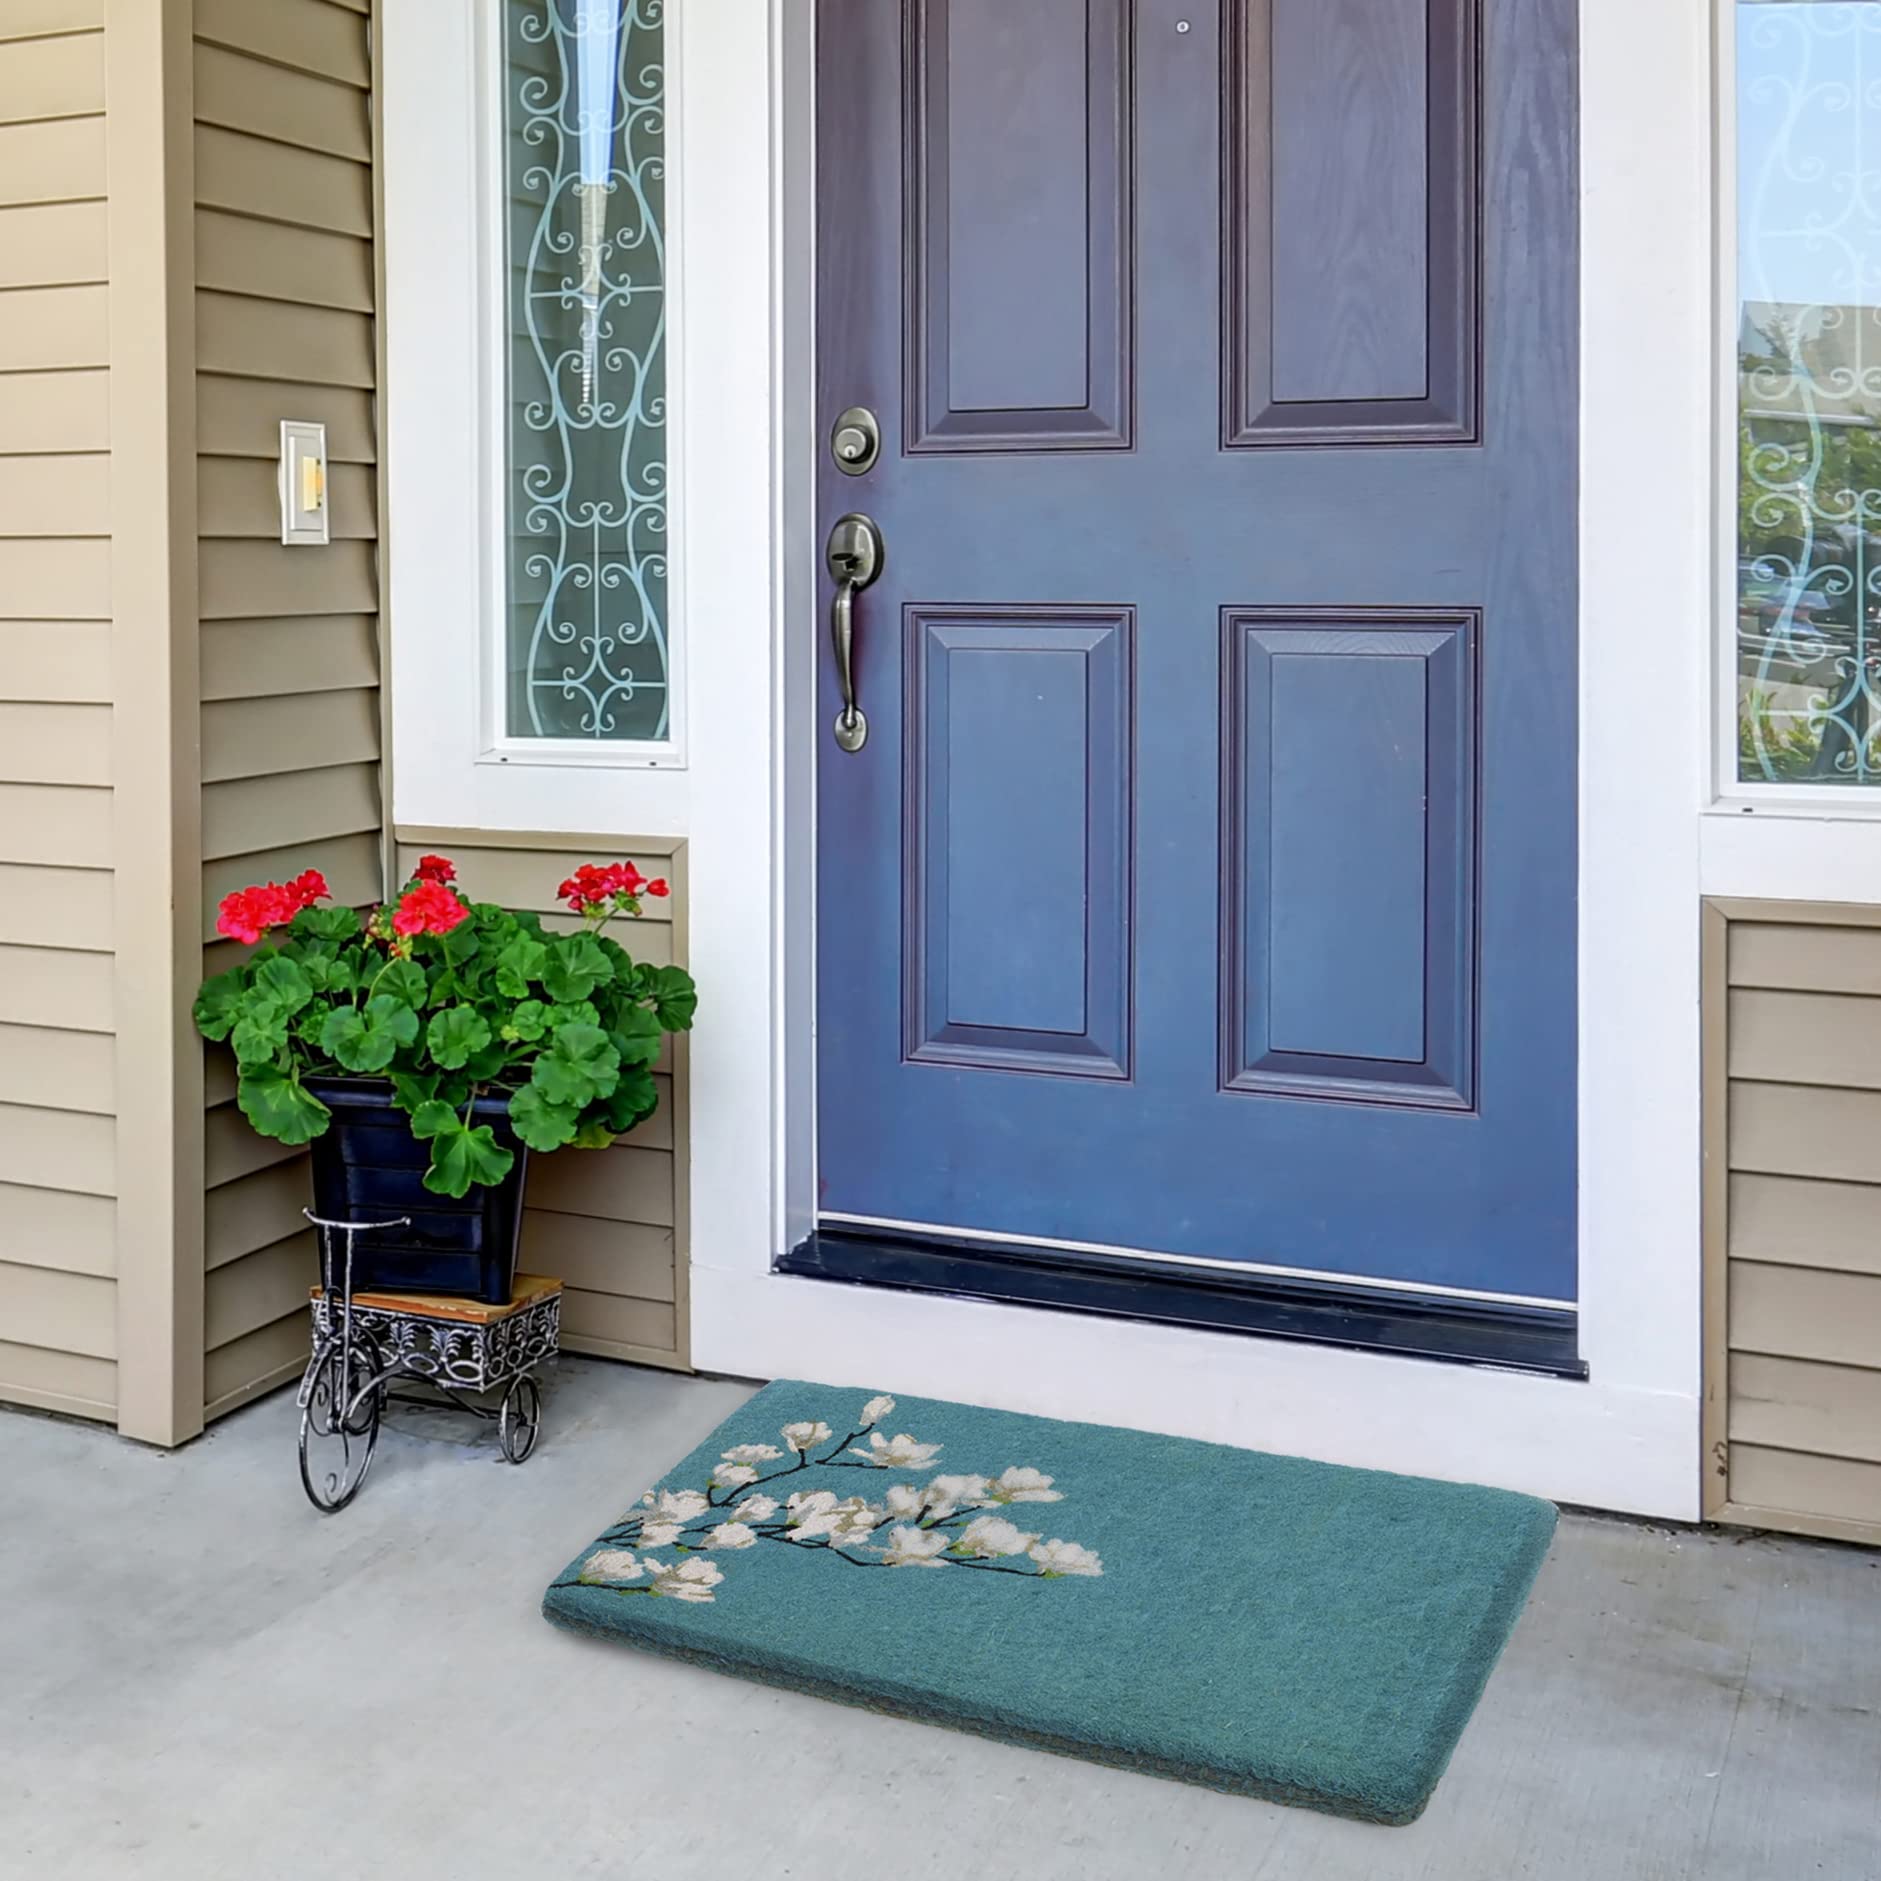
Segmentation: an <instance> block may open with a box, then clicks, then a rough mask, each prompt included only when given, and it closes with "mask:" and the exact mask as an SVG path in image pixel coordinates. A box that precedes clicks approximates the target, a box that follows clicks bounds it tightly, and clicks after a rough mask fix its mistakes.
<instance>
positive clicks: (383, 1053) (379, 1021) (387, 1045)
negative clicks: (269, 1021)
mask: <svg viewBox="0 0 1881 1881" xmlns="http://www.w3.org/2000/svg"><path fill="white" fill-rule="evenodd" d="M417 1036H418V1015H417V1014H416V1013H415V1012H413V1011H412V1009H411V1008H410V1007H409V1006H408V1005H406V1004H405V1002H404V1001H403V1000H401V999H393V998H391V997H389V996H388V995H387V994H384V993H380V994H378V995H377V996H376V997H375V998H373V999H371V1000H369V1001H368V1002H367V1005H366V1010H365V1011H364V1012H363V1013H360V1012H356V1011H354V1009H353V1008H352V1007H351V1006H341V1007H338V1008H337V1009H336V1010H334V1011H333V1012H331V1013H329V1014H328V1015H327V1022H326V1024H325V1025H324V1026H323V1027H321V1030H320V1049H321V1050H322V1051H323V1052H325V1053H326V1054H327V1055H328V1056H329V1057H330V1058H332V1059H334V1060H335V1061H336V1062H337V1063H338V1064H340V1065H341V1066H342V1067H343V1068H344V1069H346V1070H348V1071H358V1072H362V1073H367V1074H370V1073H372V1072H375V1071H383V1070H384V1069H385V1068H386V1066H387V1065H389V1064H390V1063H391V1062H392V1060H393V1059H394V1058H396V1057H397V1056H398V1054H399V1052H400V1051H401V1050H402V1049H403V1048H404V1047H405V1046H407V1045H409V1044H411V1043H412V1041H413V1040H414V1039H416V1038H417Z"/></svg>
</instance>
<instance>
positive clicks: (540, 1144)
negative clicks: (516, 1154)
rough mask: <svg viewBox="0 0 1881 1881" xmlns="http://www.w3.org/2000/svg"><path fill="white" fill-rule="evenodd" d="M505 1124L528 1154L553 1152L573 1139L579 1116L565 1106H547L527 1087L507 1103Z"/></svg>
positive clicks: (533, 1088)
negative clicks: (525, 1144)
mask: <svg viewBox="0 0 1881 1881" xmlns="http://www.w3.org/2000/svg"><path fill="white" fill-rule="evenodd" d="M509 1120H510V1124H511V1126H512V1127H513V1128H514V1130H515V1132H516V1134H517V1135H518V1136H519V1137H521V1138H522V1140H523V1141H524V1142H525V1143H527V1144H528V1145H529V1147H530V1148H531V1149H532V1150H555V1149H560V1148H561V1147H562V1145H563V1144H564V1143H567V1142H571V1141H572V1140H573V1139H574V1135H575V1129H576V1126H577V1124H578V1123H579V1122H580V1120H581V1113H580V1111H578V1110H576V1109H574V1108H572V1107H571V1106H569V1105H566V1104H551V1103H550V1102H549V1101H548V1099H547V1098H546V1097H544V1096H543V1095H542V1093H541V1092H540V1091H539V1090H537V1089H536V1087H535V1086H534V1085H533V1084H531V1085H525V1086H524V1087H523V1089H522V1090H520V1091H518V1092H517V1093H516V1095H515V1096H514V1097H512V1098H511V1099H510V1100H509Z"/></svg>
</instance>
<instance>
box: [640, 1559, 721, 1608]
mask: <svg viewBox="0 0 1881 1881" xmlns="http://www.w3.org/2000/svg"><path fill="white" fill-rule="evenodd" d="M645 1566H646V1567H648V1568H649V1569H651V1570H652V1573H653V1577H654V1579H653V1592H654V1593H655V1594H656V1595H657V1596H659V1597H660V1598H661V1599H663V1600H686V1601H691V1602H693V1603H694V1604H695V1605H696V1604H699V1603H702V1602H709V1601H710V1600H711V1598H712V1589H713V1588H714V1587H718V1586H721V1585H723V1583H724V1580H725V1576H724V1575H723V1574H722V1573H721V1572H720V1571H719V1569H718V1568H716V1567H715V1566H714V1565H713V1564H712V1563H711V1562H710V1561H701V1560H700V1559H699V1558H698V1556H697V1555H694V1556H693V1558H692V1559H691V1560H690V1561H648V1562H646V1563H645Z"/></svg>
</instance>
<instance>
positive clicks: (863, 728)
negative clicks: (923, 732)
mask: <svg viewBox="0 0 1881 1881" xmlns="http://www.w3.org/2000/svg"><path fill="white" fill-rule="evenodd" d="M824 560H825V562H826V564H827V565H828V568H829V573H830V579H831V580H832V581H833V582H835V584H836V598H835V599H834V600H833V601H832V602H831V603H830V615H829V637H830V641H831V643H832V645H833V646H834V647H835V650H836V678H837V682H838V683H839V684H840V685H841V687H842V695H843V709H842V710H841V711H840V712H838V713H837V714H836V742H837V744H838V745H839V746H841V748H842V749H843V750H845V751H847V752H849V753H851V754H852V755H853V754H854V753H855V752H858V751H860V750H861V749H862V747H863V744H864V743H865V741H866V740H867V738H868V735H869V721H868V720H867V719H866V718H864V717H863V716H862V708H861V707H860V706H859V705H857V704H856V657H855V655H856V596H857V595H858V594H860V593H861V592H862V590H863V589H864V588H866V587H867V586H868V585H869V583H870V582H872V581H873V580H874V579H875V577H876V576H877V575H879V574H880V573H881V572H882V532H881V530H879V529H878V528H877V527H876V526H875V524H874V523H873V522H872V521H871V520H870V519H869V518H868V517H867V516H856V515H850V516H845V517H843V518H842V520H841V521H840V522H838V523H837V525H836V527H835V528H834V529H832V530H831V531H830V536H829V547H828V548H827V549H826V550H825V552H824Z"/></svg>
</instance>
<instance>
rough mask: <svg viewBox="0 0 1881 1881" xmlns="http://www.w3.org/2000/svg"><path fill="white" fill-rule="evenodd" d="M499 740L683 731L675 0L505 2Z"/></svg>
mask: <svg viewBox="0 0 1881 1881" xmlns="http://www.w3.org/2000/svg"><path fill="white" fill-rule="evenodd" d="M501 4H502V8H503V40H502V59H501V77H502V113H503V155H502V179H501V181H502V188H501V205H502V208H501V218H502V238H503V249H504V269H503V292H504V334H503V337H504V340H505V342H506V343H505V347H504V359H505V385H504V392H503V408H502V410H503V447H504V466H503V476H504V511H505V526H504V539H503V549H504V553H503V556H502V558H501V559H502V563H503V567H502V572H501V583H502V624H501V649H500V656H499V665H500V667H501V673H500V677H499V679H498V682H497V683H496V684H495V685H494V686H493V687H492V691H493V692H495V693H496V694H497V695H499V696H498V697H497V698H496V700H495V701H494V703H495V707H496V717H497V727H496V729H497V732H498V735H499V739H500V740H558V741H563V742H565V743H566V742H571V741H572V742H577V743H582V744H586V745H588V746H590V747H594V748H596V749H605V748H606V747H607V746H609V745H622V744H647V743H660V742H664V741H666V740H669V739H670V738H671V736H672V717H673V714H672V699H671V694H672V689H673V684H674V662H673V658H672V654H673V649H672V647H671V645H670V643H669V613H668V569H667V500H666V499H667V464H666V457H667V453H666V268H665V259H666V258H665V246H664V244H665V237H664V225H665V173H666V164H665V103H666V100H665V75H664V38H665V22H664V13H665V5H664V0H501Z"/></svg>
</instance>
